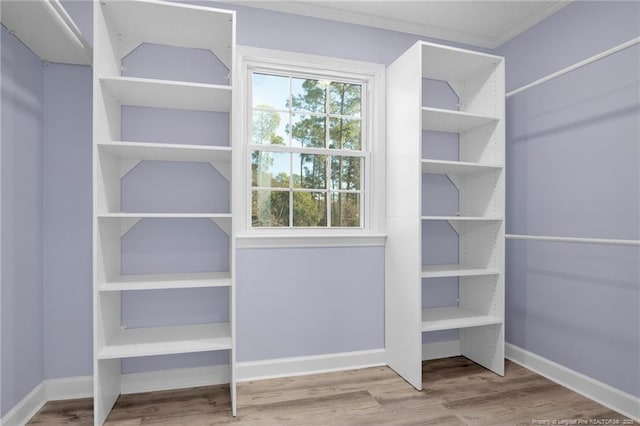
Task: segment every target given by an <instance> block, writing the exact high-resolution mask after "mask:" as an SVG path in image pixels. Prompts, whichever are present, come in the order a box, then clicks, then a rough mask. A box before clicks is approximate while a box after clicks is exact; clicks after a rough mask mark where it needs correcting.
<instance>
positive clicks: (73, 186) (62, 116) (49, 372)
mask: <svg viewBox="0 0 640 426" xmlns="http://www.w3.org/2000/svg"><path fill="white" fill-rule="evenodd" d="M91 79H92V72H91V68H89V67H84V66H73V65H60V64H50V65H47V66H46V67H45V68H44V133H45V141H44V169H43V173H44V174H43V177H44V183H43V185H44V187H43V193H44V200H43V224H44V227H43V235H44V238H43V244H44V245H43V270H44V278H43V287H44V351H45V354H46V356H45V359H44V374H45V378H47V379H52V378H58V377H68V376H73V375H81V374H90V373H91V368H92V363H93V361H92V360H93V356H92V351H91V347H92V346H91V336H92V325H91V318H92V300H93V296H92V287H91V238H90V233H89V238H87V232H88V231H90V230H91V215H92V199H91V187H92V184H91V182H92V181H91V138H92V134H91V102H92V101H91V99H92V97H91ZM70 295H72V296H71V297H70Z"/></svg>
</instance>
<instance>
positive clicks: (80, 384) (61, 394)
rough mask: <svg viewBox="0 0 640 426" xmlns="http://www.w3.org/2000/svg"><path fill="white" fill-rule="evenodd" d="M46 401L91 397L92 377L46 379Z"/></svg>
mask: <svg viewBox="0 0 640 426" xmlns="http://www.w3.org/2000/svg"><path fill="white" fill-rule="evenodd" d="M43 383H44V385H45V389H46V390H47V401H62V400H65V399H78V398H89V397H91V396H93V377H92V376H77V377H64V378H60V379H48V380H45V381H44V382H43Z"/></svg>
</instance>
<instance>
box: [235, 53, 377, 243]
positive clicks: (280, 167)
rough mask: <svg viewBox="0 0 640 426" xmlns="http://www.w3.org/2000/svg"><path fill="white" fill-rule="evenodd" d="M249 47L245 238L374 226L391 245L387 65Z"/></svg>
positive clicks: (371, 231)
mask: <svg viewBox="0 0 640 426" xmlns="http://www.w3.org/2000/svg"><path fill="white" fill-rule="evenodd" d="M240 53H241V54H240V55H239V56H240V61H241V66H240V67H238V69H240V70H241V72H242V76H241V85H242V90H241V91H240V93H241V96H242V105H241V107H240V111H238V110H234V114H237V113H238V112H239V113H240V114H242V119H241V120H240V121H236V123H237V124H236V126H240V123H241V127H242V129H241V130H242V131H241V132H238V131H237V130H238V128H237V127H236V126H234V144H241V145H242V146H243V147H244V148H243V151H242V152H243V154H242V155H243V157H244V158H243V160H242V164H241V166H242V167H241V169H242V170H241V171H236V169H235V168H234V173H243V175H244V176H242V177H241V179H240V180H241V181H243V182H245V184H244V191H242V192H243V194H241V196H240V195H238V196H237V198H235V200H236V206H237V207H238V208H236V210H235V211H236V212H239V213H240V214H241V215H242V218H241V219H242V226H241V227H240V234H239V237H240V238H242V237H246V238H251V237H260V238H262V237H269V236H272V237H273V236H275V237H283V236H284V237H287V238H290V237H303V238H304V237H318V236H330V237H336V236H340V235H343V236H344V235H349V236H350V237H367V236H369V237H371V236H373V235H375V237H376V238H378V240H377V241H378V243H380V241H382V242H381V243H380V244H384V238H383V239H382V240H380V237H381V235H380V233H381V231H383V229H382V224H383V221H384V218H383V214H384V143H383V142H384V109H383V105H384V97H383V96H384V86H383V84H384V66H382V65H378V64H368V63H362V62H355V61H346V60H339V59H334V58H326V57H318V56H311V55H302V54H293V53H289V52H277V51H268V50H264V49H254V48H241V49H240ZM378 87H379V89H378ZM234 105H235V104H234ZM234 108H235V106H234ZM238 134H239V135H238ZM239 139H241V140H239ZM378 152H379V155H377V153H378ZM236 164H238V163H236ZM262 241H264V240H262ZM294 245H295V244H294ZM364 245H371V244H367V243H364ZM374 245H379V244H374Z"/></svg>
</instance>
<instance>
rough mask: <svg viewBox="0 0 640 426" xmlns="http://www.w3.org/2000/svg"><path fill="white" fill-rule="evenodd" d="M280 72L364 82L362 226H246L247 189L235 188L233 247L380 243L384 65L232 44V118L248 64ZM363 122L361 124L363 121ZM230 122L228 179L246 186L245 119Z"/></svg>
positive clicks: (245, 90)
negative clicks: (365, 143) (366, 131)
mask: <svg viewBox="0 0 640 426" xmlns="http://www.w3.org/2000/svg"><path fill="white" fill-rule="evenodd" d="M254 68H257V69H260V70H265V71H267V70H273V71H274V72H276V71H282V72H286V73H294V74H295V73H301V74H311V75H318V76H328V77H332V76H335V77H336V78H341V79H347V80H351V79H353V80H361V81H363V82H366V87H367V89H368V92H367V94H366V96H365V98H366V99H368V101H367V104H368V105H369V106H370V114H368V118H367V123H366V124H367V129H369V132H370V133H369V136H368V139H367V140H368V141H369V144H368V146H367V149H366V150H365V151H363V153H362V156H363V157H364V158H367V161H368V163H367V166H366V167H365V176H364V180H365V184H364V192H363V197H364V201H363V203H364V204H363V205H364V209H365V214H364V226H363V227H362V228H318V229H311V230H309V229H297V228H288V227H287V228H282V229H254V228H252V227H251V223H250V222H251V221H250V219H251V217H250V211H249V206H250V205H251V191H244V190H243V191H236V192H235V193H234V195H233V205H234V215H235V216H234V217H239V218H240V219H239V220H234V226H235V227H236V228H235V229H236V239H237V241H238V247H240V248H243V247H251V248H255V247H343V246H383V245H384V238H386V235H384V234H385V220H384V211H385V210H384V209H385V196H386V194H385V191H384V189H385V155H384V153H385V143H386V142H385V141H386V131H385V120H384V117H385V114H386V113H385V108H386V106H385V104H386V101H385V94H386V91H385V73H386V71H385V70H386V68H385V65H384V64H378V63H373V62H363V61H354V60H348V59H341V58H333V57H328V56H319V55H310V54H304V53H296V52H288V51H279V50H271V49H262V48H255V47H248V46H237V57H236V66H235V67H234V72H235V75H234V79H235V80H234V82H235V83H236V84H235V86H234V91H233V96H234V100H233V113H232V116H233V117H236V118H238V117H246V116H248V114H249V111H250V105H249V100H248V98H247V97H248V94H249V82H248V75H249V73H250V70H251V69H254ZM363 125H364V124H363ZM232 127H233V129H232V130H233V132H232V133H233V146H234V153H233V157H234V158H233V167H232V169H233V181H234V182H236V183H238V182H239V185H241V186H242V188H248V187H250V186H251V168H250V167H249V164H250V163H249V161H248V158H249V149H250V148H249V144H248V140H247V139H248V136H247V135H248V134H249V129H248V128H247V124H246V120H240V119H239V120H235V119H234V121H233V123H232Z"/></svg>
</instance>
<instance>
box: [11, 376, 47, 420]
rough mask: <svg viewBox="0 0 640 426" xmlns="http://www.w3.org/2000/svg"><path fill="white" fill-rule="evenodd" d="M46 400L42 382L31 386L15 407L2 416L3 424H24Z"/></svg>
mask: <svg viewBox="0 0 640 426" xmlns="http://www.w3.org/2000/svg"><path fill="white" fill-rule="evenodd" d="M46 402H47V392H46V389H45V385H44V382H42V383H40V384H39V385H38V386H36V387H35V388H33V390H32V391H31V392H29V393H28V394H27V395H26V396H25V397H24V398H22V400H21V401H20V402H18V404H16V406H15V407H13V408H12V409H11V410H10V411H9V412H8V413H7V414H5V415H4V417H2V420H1V421H0V423H1V424H2V425H4V426H22V425H25V424H26V423H27V422H28V421H29V420H30V419H31V418H32V417H33V416H35V414H36V413H37V412H38V410H40V409H41V408H42V407H43V406H44V404H45V403H46Z"/></svg>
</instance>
